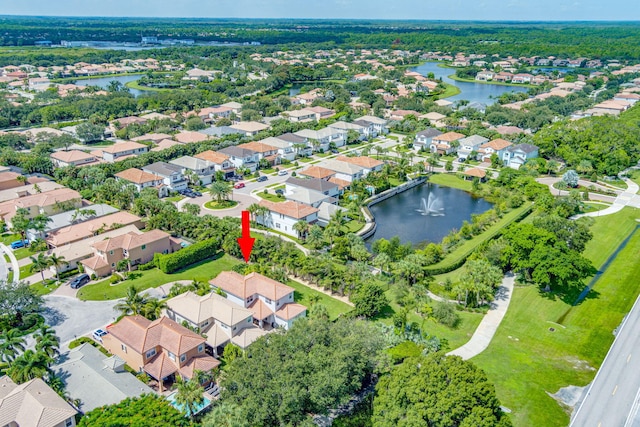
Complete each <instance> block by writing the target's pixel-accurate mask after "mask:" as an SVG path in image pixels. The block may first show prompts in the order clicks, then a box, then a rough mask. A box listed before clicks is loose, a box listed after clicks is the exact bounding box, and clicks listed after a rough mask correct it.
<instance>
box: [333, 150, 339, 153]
mask: <svg viewBox="0 0 640 427" xmlns="http://www.w3.org/2000/svg"><path fill="white" fill-rule="evenodd" d="M331 153H332V154H339V153H340V152H339V151H338V150H331Z"/></svg>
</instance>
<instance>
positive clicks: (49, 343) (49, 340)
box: [33, 325, 60, 357]
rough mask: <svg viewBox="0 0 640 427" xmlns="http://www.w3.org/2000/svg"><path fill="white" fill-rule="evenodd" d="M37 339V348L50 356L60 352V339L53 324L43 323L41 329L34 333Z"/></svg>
mask: <svg viewBox="0 0 640 427" xmlns="http://www.w3.org/2000/svg"><path fill="white" fill-rule="evenodd" d="M33 338H34V339H35V340H36V350H37V351H41V352H43V353H45V354H46V355H47V356H49V357H55V356H56V355H58V354H60V351H59V350H58V348H59V347H60V339H59V338H58V336H57V335H56V332H55V331H54V330H53V328H52V327H51V326H47V325H42V326H41V327H40V329H38V330H37V331H36V333H35V334H33Z"/></svg>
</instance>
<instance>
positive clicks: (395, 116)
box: [389, 110, 420, 121]
mask: <svg viewBox="0 0 640 427" xmlns="http://www.w3.org/2000/svg"><path fill="white" fill-rule="evenodd" d="M419 115H420V113H418V112H417V111H414V110H395V111H390V112H389V120H398V121H402V120H404V119H406V118H407V117H408V116H414V117H416V118H418V116H419Z"/></svg>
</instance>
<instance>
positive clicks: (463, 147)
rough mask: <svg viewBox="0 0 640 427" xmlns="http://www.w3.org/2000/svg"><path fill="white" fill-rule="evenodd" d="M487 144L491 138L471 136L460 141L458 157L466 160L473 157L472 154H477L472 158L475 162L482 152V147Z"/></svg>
mask: <svg viewBox="0 0 640 427" xmlns="http://www.w3.org/2000/svg"><path fill="white" fill-rule="evenodd" d="M486 142H489V138H485V137H484V136H480V135H471V136H468V137H466V138H462V139H460V140H459V141H458V143H459V144H460V146H459V147H458V157H460V158H463V159H466V158H467V157H469V156H470V155H471V153H473V152H475V153H476V155H474V156H473V157H472V160H475V159H476V157H477V154H478V152H479V150H480V146H481V145H482V144H484V143H486Z"/></svg>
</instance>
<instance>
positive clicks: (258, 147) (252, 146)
mask: <svg viewBox="0 0 640 427" xmlns="http://www.w3.org/2000/svg"><path fill="white" fill-rule="evenodd" d="M238 147H239V148H246V149H247V150H251V151H255V152H256V153H268V152H270V151H278V148H277V147H274V146H273V145H268V144H264V143H262V142H257V141H252V142H247V143H245V144H240V145H238Z"/></svg>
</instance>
